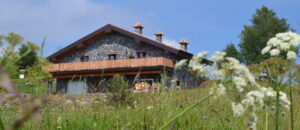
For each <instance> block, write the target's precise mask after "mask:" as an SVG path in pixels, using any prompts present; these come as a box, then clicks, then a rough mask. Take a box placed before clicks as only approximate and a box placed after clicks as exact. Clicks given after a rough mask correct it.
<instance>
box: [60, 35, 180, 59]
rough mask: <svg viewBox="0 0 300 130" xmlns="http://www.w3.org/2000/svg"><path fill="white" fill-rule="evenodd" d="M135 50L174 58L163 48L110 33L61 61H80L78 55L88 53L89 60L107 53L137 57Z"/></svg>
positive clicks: (121, 56)
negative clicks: (138, 42)
mask: <svg viewBox="0 0 300 130" xmlns="http://www.w3.org/2000/svg"><path fill="white" fill-rule="evenodd" d="M137 51H146V57H167V58H170V59H173V60H176V59H175V57H174V56H172V55H166V54H165V53H164V50H163V49H160V48H158V47H155V46H152V45H149V44H137V43H136V42H135V41H134V39H133V38H130V37H127V36H124V35H122V34H120V33H116V32H115V33H110V34H107V35H105V36H102V37H100V38H98V39H96V40H95V41H93V42H92V43H89V44H88V45H87V47H86V48H83V49H78V50H77V51H74V52H72V53H70V54H68V55H67V56H65V57H63V58H62V59H61V62H62V63H66V62H80V56H81V55H83V54H87V55H89V61H99V60H108V53H111V52H114V53H117V59H128V58H129V56H130V55H132V56H133V57H134V58H137Z"/></svg>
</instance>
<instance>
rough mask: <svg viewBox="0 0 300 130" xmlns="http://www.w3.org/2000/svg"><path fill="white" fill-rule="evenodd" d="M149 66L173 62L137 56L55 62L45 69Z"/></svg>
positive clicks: (166, 59)
mask: <svg viewBox="0 0 300 130" xmlns="http://www.w3.org/2000/svg"><path fill="white" fill-rule="evenodd" d="M151 66H166V67H171V68H173V67H174V63H173V61H172V60H171V59H168V58H165V57H153V58H139V59H121V60H104V61H89V62H73V63H57V64H52V65H51V66H49V67H47V68H46V69H47V70H48V71H49V72H57V71H79V70H97V69H113V68H129V67H151Z"/></svg>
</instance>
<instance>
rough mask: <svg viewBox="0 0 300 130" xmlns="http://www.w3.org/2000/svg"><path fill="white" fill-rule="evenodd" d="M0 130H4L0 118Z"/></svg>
mask: <svg viewBox="0 0 300 130" xmlns="http://www.w3.org/2000/svg"><path fill="white" fill-rule="evenodd" d="M0 130H4V125H3V122H2V119H1V118H0Z"/></svg>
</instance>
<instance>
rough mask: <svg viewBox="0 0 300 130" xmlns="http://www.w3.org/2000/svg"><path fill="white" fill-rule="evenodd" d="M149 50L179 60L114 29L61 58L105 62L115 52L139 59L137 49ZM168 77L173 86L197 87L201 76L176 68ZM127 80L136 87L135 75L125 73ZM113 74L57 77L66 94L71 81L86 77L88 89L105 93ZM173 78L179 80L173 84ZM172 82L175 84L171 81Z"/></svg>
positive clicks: (59, 90)
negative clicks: (134, 83)
mask: <svg viewBox="0 0 300 130" xmlns="http://www.w3.org/2000/svg"><path fill="white" fill-rule="evenodd" d="M139 51H143V52H146V57H147V58H148V57H166V58H169V59H172V60H173V61H179V60H181V59H178V58H177V57H176V56H175V55H172V54H170V53H165V51H164V50H163V49H161V48H158V47H155V46H152V45H149V44H146V43H136V42H135V40H134V39H133V38H131V37H128V36H125V35H123V34H120V33H117V32H112V33H109V34H106V35H104V36H102V37H100V38H98V39H96V40H94V41H93V42H91V43H89V44H87V45H86V47H85V48H82V49H77V50H76V51H73V52H71V53H69V54H68V55H66V56H64V57H62V58H61V59H60V63H68V62H81V56H82V55H88V56H89V57H88V58H89V59H88V61H102V60H108V58H109V56H108V54H109V53H116V54H117V55H116V59H117V60H118V59H129V58H137V57H138V56H137V52H139ZM167 75H168V77H170V79H169V83H168V85H170V86H176V85H178V83H180V85H181V86H182V87H183V88H192V87H195V86H198V85H199V83H200V81H201V78H197V77H196V76H194V75H192V74H190V73H189V72H187V71H185V70H176V71H174V72H169V73H168V74H167ZM124 77H125V79H126V80H127V81H128V83H129V85H130V86H133V84H132V83H133V81H134V78H135V75H125V76H124ZM103 79H104V82H103V83H101V85H100V86H99V82H101V81H102V80H103ZM109 79H111V77H102V78H101V77H83V78H82V79H78V78H77V79H71V78H58V79H57V80H56V84H57V88H56V92H57V93H67V92H68V83H69V82H70V81H72V80H83V81H84V82H85V83H86V84H85V85H86V86H87V87H86V90H85V92H105V88H106V87H107V85H108V81H109ZM140 79H153V81H154V82H159V81H160V79H161V76H160V74H147V75H141V76H140ZM174 81H175V82H176V83H174ZM172 82H173V83H172Z"/></svg>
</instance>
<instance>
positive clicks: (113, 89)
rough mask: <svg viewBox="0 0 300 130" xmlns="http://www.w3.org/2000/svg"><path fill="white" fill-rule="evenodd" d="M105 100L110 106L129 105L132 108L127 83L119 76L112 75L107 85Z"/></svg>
mask: <svg viewBox="0 0 300 130" xmlns="http://www.w3.org/2000/svg"><path fill="white" fill-rule="evenodd" d="M108 91H109V93H108V94H107V96H108V97H107V99H108V100H109V103H110V104H111V105H116V106H123V105H130V106H133V98H132V94H131V90H130V89H129V85H128V82H127V81H125V80H124V77H123V76H121V75H118V74H117V75H114V76H113V78H112V79H111V80H110V81H109V84H108Z"/></svg>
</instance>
